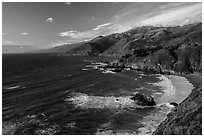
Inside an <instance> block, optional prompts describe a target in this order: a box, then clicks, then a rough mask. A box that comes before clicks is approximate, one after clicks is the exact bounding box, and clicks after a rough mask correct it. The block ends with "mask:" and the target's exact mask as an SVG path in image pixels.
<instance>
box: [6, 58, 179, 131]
mask: <svg viewBox="0 0 204 137" xmlns="http://www.w3.org/2000/svg"><path fill="white" fill-rule="evenodd" d="M116 59H117V58H113V57H84V56H63V55H57V54H3V55H2V120H3V121H2V123H3V125H2V126H3V133H4V134H26V135H30V134H41V135H42V134H58V135H93V134H152V132H153V131H154V130H155V128H156V126H157V125H158V124H159V123H160V122H161V121H163V120H164V119H165V117H166V115H167V114H168V112H169V111H170V110H171V108H172V106H170V105H168V103H169V102H165V100H164V99H162V97H163V96H164V95H165V94H166V93H167V94H168V97H169V96H171V93H174V92H175V91H174V88H173V85H172V84H171V82H169V81H168V79H167V80H166V81H165V78H162V77H163V76H162V75H153V74H144V73H142V72H136V71H132V70H126V71H122V72H112V71H102V70H98V69H96V65H95V62H98V61H115V60H116ZM161 84H162V85H161ZM162 86H167V88H166V89H163V88H162ZM138 92H139V93H143V94H146V95H151V96H153V97H154V98H155V100H156V102H157V105H156V106H154V107H142V106H138V105H137V104H136V103H135V102H134V101H132V100H130V97H132V96H133V95H134V94H135V93H138Z"/></svg>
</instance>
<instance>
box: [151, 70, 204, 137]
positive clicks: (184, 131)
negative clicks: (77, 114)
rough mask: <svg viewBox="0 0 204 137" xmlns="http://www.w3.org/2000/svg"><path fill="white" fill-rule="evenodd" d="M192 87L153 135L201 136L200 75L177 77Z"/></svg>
mask: <svg viewBox="0 0 204 137" xmlns="http://www.w3.org/2000/svg"><path fill="white" fill-rule="evenodd" d="M177 76H179V77H184V78H185V79H186V80H187V81H188V82H189V83H191V84H192V85H193V89H192V90H191V91H190V94H189V95H188V96H187V97H186V98H184V99H183V100H182V102H181V103H179V104H178V106H176V107H175V108H174V109H172V110H171V112H170V113H169V114H168V115H167V118H166V119H165V120H164V121H162V122H161V123H160V124H159V125H158V127H157V128H156V130H155V131H154V132H153V134H154V135H201V134H202V73H194V74H186V75H177Z"/></svg>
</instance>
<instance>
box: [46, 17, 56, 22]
mask: <svg viewBox="0 0 204 137" xmlns="http://www.w3.org/2000/svg"><path fill="white" fill-rule="evenodd" d="M46 21H47V22H49V23H53V22H54V21H55V20H54V19H53V18H51V17H50V18H47V19H46Z"/></svg>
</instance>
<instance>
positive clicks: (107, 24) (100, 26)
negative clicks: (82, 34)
mask: <svg viewBox="0 0 204 137" xmlns="http://www.w3.org/2000/svg"><path fill="white" fill-rule="evenodd" d="M109 25H111V23H105V24H101V25H98V26H97V27H96V28H94V29H93V30H98V29H101V28H103V27H106V26H109Z"/></svg>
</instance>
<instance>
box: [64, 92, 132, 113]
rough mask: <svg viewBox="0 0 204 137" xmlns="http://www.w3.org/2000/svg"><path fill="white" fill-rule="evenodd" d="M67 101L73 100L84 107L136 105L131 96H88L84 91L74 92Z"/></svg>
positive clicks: (101, 107) (78, 105)
mask: <svg viewBox="0 0 204 137" xmlns="http://www.w3.org/2000/svg"><path fill="white" fill-rule="evenodd" d="M66 101H68V102H71V103H72V104H74V105H75V106H76V107H80V108H82V109H88V108H97V109H104V108H110V109H114V108H115V109H116V108H117V109H118V108H125V107H130V106H134V105H136V103H135V102H134V101H133V100H131V99H130V96H125V97H115V96H108V97H103V96H88V95H87V94H83V93H74V96H73V97H71V98H67V99H66Z"/></svg>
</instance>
